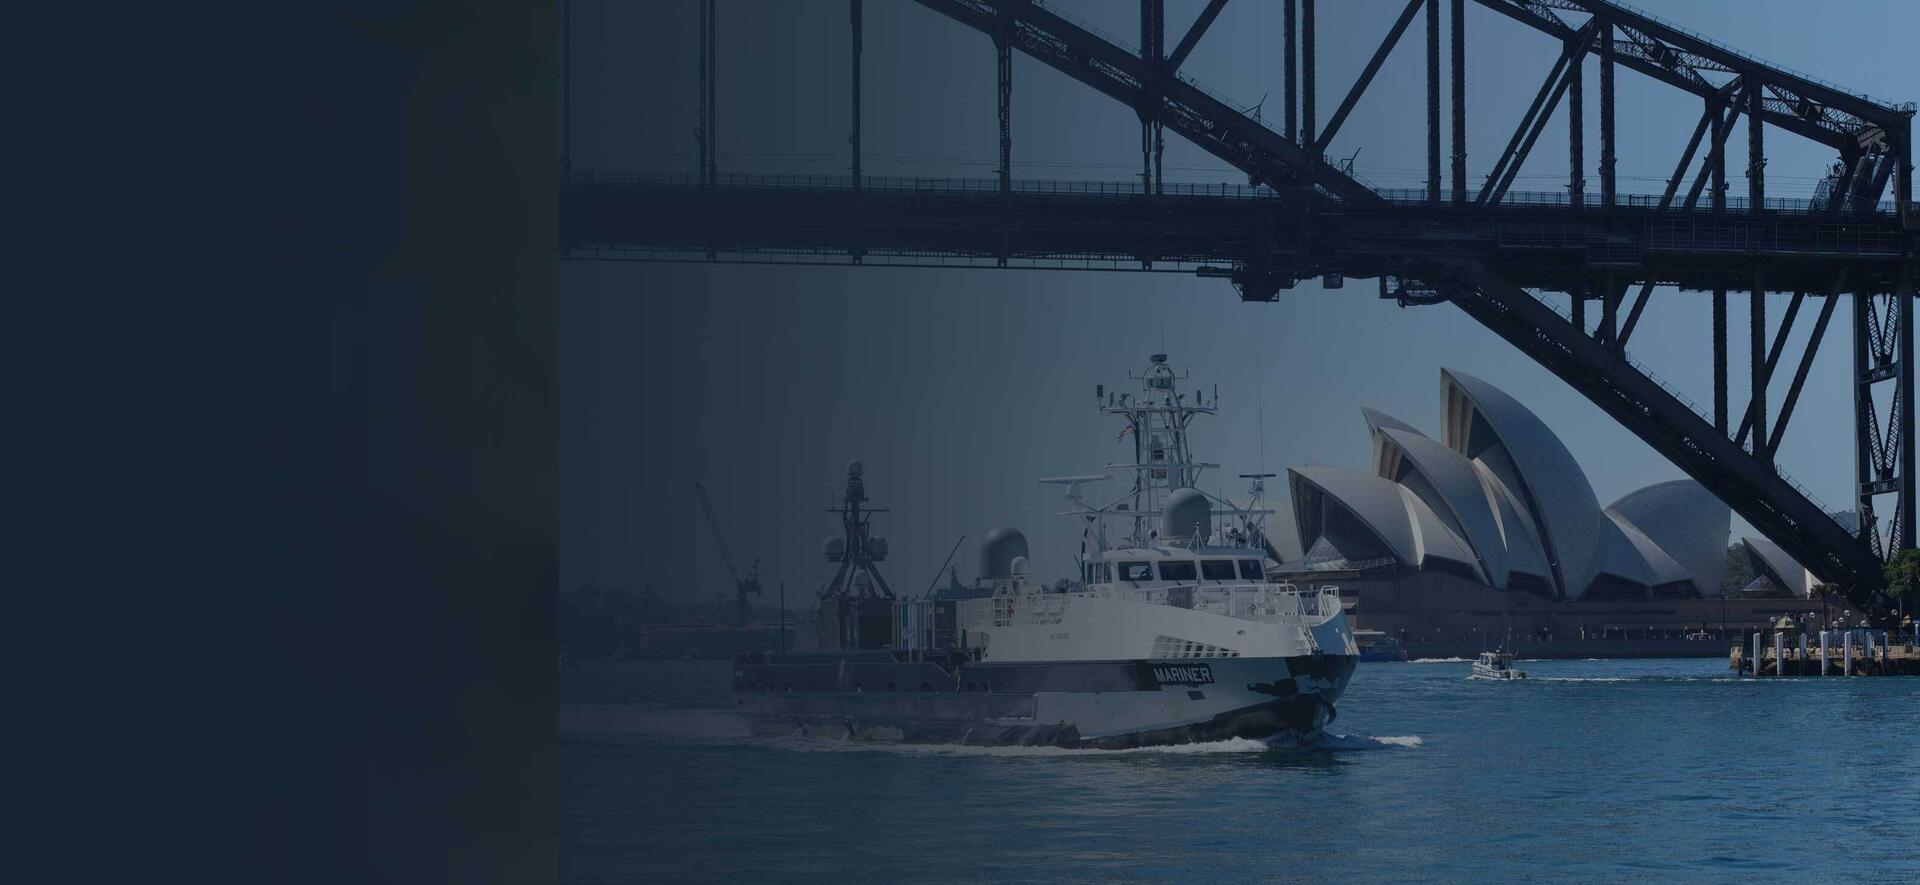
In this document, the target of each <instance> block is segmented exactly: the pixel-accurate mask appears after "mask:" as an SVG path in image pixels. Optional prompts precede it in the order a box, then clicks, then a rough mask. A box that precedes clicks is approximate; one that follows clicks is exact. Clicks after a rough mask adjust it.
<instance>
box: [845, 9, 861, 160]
mask: <svg viewBox="0 0 1920 885" xmlns="http://www.w3.org/2000/svg"><path fill="white" fill-rule="evenodd" d="M847 14H848V17H849V18H850V19H851V20H852V29H853V131H852V132H850V133H848V135H847V145H848V147H849V149H850V150H851V152H852V154H853V189H854V190H859V189H860V0H848V3H847Z"/></svg>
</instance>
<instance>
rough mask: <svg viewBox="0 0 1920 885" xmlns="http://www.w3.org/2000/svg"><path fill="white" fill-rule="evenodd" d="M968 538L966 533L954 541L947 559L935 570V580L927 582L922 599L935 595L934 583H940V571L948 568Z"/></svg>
mask: <svg viewBox="0 0 1920 885" xmlns="http://www.w3.org/2000/svg"><path fill="white" fill-rule="evenodd" d="M966 539H967V536H966V535H961V536H960V540H959V541H955V542H953V549H952V550H948V551H947V558H946V560H945V561H944V562H941V563H940V567H939V568H937V569H934V570H933V580H931V581H928V582H927V592H925V593H922V594H920V597H921V598H922V599H925V598H926V597H929V596H932V595H933V587H934V585H935V584H938V583H940V573H941V572H944V571H946V570H947V566H948V565H949V564H951V563H952V562H953V555H954V554H955V553H959V552H960V544H961V542H962V541H965V540H966Z"/></svg>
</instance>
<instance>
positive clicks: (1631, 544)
mask: <svg viewBox="0 0 1920 885" xmlns="http://www.w3.org/2000/svg"><path fill="white" fill-rule="evenodd" d="M1607 518H1608V520H1609V524H1610V525H1612V527H1613V531H1612V532H1611V533H1610V534H1609V536H1608V538H1607V544H1608V547H1607V558H1606V560H1605V562H1606V566H1605V567H1604V569H1603V570H1604V571H1606V572H1607V573H1609V574H1612V575H1615V576H1618V577H1622V578H1627V579H1629V580H1632V581H1635V582H1637V583H1641V584H1645V585H1647V586H1648V587H1657V586H1659V585H1661V584H1677V583H1682V582H1686V581H1689V580H1691V579H1692V577H1693V576H1692V575H1691V574H1688V572H1687V570H1686V569H1685V568H1683V567H1682V566H1681V565H1680V563H1679V562H1678V561H1676V560H1675V559H1674V558H1673V557H1671V556H1669V555H1667V551H1665V550H1662V549H1661V548H1660V545H1659V544H1656V543H1654V542H1653V539H1652V538H1649V537H1647V535H1646V534H1645V533H1644V532H1642V531H1640V530H1639V529H1638V528H1636V527H1634V525H1633V523H1631V522H1628V521H1627V519H1626V517H1624V516H1621V515H1619V514H1617V513H1611V512H1610V513H1608V514H1607ZM1723 555H1724V554H1723ZM1629 563H1630V564H1629ZM1623 568H1630V569H1632V570H1633V572H1634V573H1633V574H1628V573H1626V572H1623V571H1620V569H1623Z"/></svg>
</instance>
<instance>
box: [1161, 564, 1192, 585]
mask: <svg viewBox="0 0 1920 885" xmlns="http://www.w3.org/2000/svg"><path fill="white" fill-rule="evenodd" d="M1196 574H1198V570H1197V569H1195V568H1194V565H1193V560H1191V559H1163V560H1161V561H1160V580H1162V581H1192V580H1195V577H1194V576H1195V575H1196Z"/></svg>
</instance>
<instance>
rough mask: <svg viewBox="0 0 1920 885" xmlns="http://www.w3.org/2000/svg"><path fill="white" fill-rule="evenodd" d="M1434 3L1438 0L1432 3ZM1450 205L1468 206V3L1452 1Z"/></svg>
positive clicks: (1433, 0) (1458, 0) (1460, 0)
mask: <svg viewBox="0 0 1920 885" xmlns="http://www.w3.org/2000/svg"><path fill="white" fill-rule="evenodd" d="M1432 2H1434V3H1438V2H1440V0H1432ZM1452 62H1453V107H1452V110H1453V204H1454V205H1455V206H1465V205H1466V204H1467V0H1453V59H1452Z"/></svg>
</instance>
